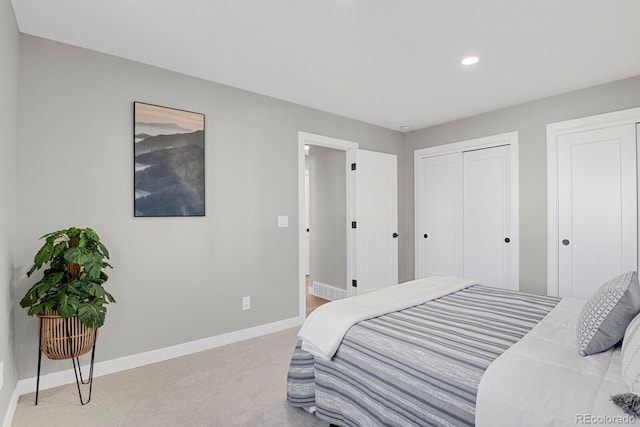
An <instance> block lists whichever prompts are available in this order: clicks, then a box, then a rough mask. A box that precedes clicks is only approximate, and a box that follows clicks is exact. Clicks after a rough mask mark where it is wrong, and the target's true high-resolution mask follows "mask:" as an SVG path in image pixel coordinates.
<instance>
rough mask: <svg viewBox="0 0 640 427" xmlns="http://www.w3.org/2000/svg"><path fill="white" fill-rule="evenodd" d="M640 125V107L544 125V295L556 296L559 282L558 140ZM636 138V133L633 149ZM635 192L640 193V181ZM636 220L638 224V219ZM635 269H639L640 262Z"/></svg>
mask: <svg viewBox="0 0 640 427" xmlns="http://www.w3.org/2000/svg"><path fill="white" fill-rule="evenodd" d="M639 122H640V107H636V108H629V109H626V110H620V111H614V112H611V113H604V114H596V115H593V116H587V117H580V118H578V119H572V120H565V121H562V122H556V123H549V124H547V295H552V296H558V293H559V285H560V284H559V278H558V273H559V265H558V238H559V237H558V233H559V231H558V222H559V218H558V183H559V181H558V137H560V136H562V135H567V134H570V133H577V132H584V131H589V130H595V129H602V128H607V127H613V126H620V125H628V124H635V123H639ZM638 138H639V136H638V133H637V132H636V147H637V146H638ZM636 157H637V159H636V164H637V165H640V161H639V160H640V150H638V149H636ZM638 191H639V192H640V177H639V178H638ZM638 218H639V221H640V215H639V216H638ZM638 225H639V227H640V224H638ZM638 229H639V230H640V228H638ZM639 255H640V254H639ZM638 265H639V266H640V259H639V262H638Z"/></svg>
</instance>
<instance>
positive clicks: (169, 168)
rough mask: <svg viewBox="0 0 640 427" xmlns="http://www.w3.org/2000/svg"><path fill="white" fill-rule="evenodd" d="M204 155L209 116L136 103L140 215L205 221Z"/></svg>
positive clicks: (137, 212) (136, 201)
mask: <svg viewBox="0 0 640 427" xmlns="http://www.w3.org/2000/svg"><path fill="white" fill-rule="evenodd" d="M204 153H205V116H204V114H202V113H195V112H192V111H186V110H179V109H176V108H170V107H163V106H160V105H155V104H148V103H144V102H138V101H134V103H133V176H134V179H133V211H134V216H135V217H179V216H204V215H205V156H204Z"/></svg>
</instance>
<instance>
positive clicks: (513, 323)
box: [287, 285, 559, 426]
mask: <svg viewBox="0 0 640 427" xmlns="http://www.w3.org/2000/svg"><path fill="white" fill-rule="evenodd" d="M558 301H559V298H555V297H545V296H537V295H529V294H524V293H520V292H515V291H509V290H504V289H498V288H492V287H487V286H481V285H473V286H470V287H468V288H466V289H463V290H460V291H458V292H455V293H452V294H450V295H446V296H443V297H441V298H438V299H435V300H432V301H429V302H426V303H423V304H420V305H416V306H414V307H410V308H407V309H404V310H400V311H397V312H392V313H388V314H384V315H381V316H379V317H376V318H373V319H369V320H364V321H361V322H359V323H357V324H355V325H354V326H352V327H351V328H350V329H349V330H348V332H347V333H346V335H345V336H344V339H343V340H342V343H341V344H340V346H339V348H338V350H337V352H336V353H335V355H334V356H333V358H332V359H331V360H324V359H322V358H319V357H315V358H314V357H313V356H312V355H311V354H310V353H308V352H306V351H304V350H303V349H302V347H301V343H300V342H299V343H298V345H297V346H296V349H295V350H294V354H293V357H292V360H291V364H290V367H289V372H288V381H287V399H288V401H289V403H290V404H292V405H294V406H299V407H305V408H313V407H315V409H316V415H317V416H318V417H319V418H321V419H323V420H326V421H328V422H330V423H334V424H338V425H341V426H374V425H391V426H396V425H397V426H410V425H420V426H425V425H441V426H460V425H474V423H475V405H476V395H477V391H478V385H479V383H480V379H481V378H482V375H483V373H484V371H485V370H486V369H487V367H488V366H489V365H490V364H491V363H492V362H493V360H495V359H496V358H497V357H498V356H499V355H500V354H502V353H503V352H505V351H506V350H507V349H508V348H509V347H511V346H512V345H513V344H514V343H516V342H517V341H518V340H520V339H521V338H522V337H523V336H524V335H525V334H527V332H529V331H530V330H531V329H532V328H533V327H534V326H535V325H536V324H537V323H538V322H540V320H541V319H542V318H544V317H545V316H546V315H547V313H548V312H549V311H550V310H551V309H552V308H553V307H554V306H555V305H556V304H557V303H558Z"/></svg>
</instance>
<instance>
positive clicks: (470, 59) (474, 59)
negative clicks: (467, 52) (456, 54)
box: [461, 56, 478, 65]
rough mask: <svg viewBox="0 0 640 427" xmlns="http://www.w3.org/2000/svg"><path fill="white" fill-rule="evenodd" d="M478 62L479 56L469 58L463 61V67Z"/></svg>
mask: <svg viewBox="0 0 640 427" xmlns="http://www.w3.org/2000/svg"><path fill="white" fill-rule="evenodd" d="M476 62H478V57H477V56H467V57H466V58H464V59H463V60H462V61H461V63H462V65H473V64H475V63H476Z"/></svg>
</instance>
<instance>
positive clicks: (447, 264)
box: [416, 153, 463, 278]
mask: <svg viewBox="0 0 640 427" xmlns="http://www.w3.org/2000/svg"><path fill="white" fill-rule="evenodd" d="M416 174H417V175H418V180H419V182H420V185H419V186H417V187H416V208H417V210H418V212H420V213H421V214H420V215H419V216H418V217H417V221H416V230H417V236H416V239H417V242H416V243H417V244H416V250H417V251H418V254H417V255H418V256H417V259H418V260H419V261H418V264H417V266H416V267H417V274H416V278H422V277H429V276H462V275H463V268H462V243H463V241H462V201H463V198H462V153H453V154H445V155H441V156H433V157H423V158H421V159H420V160H419V163H418V166H417V170H416Z"/></svg>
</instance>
